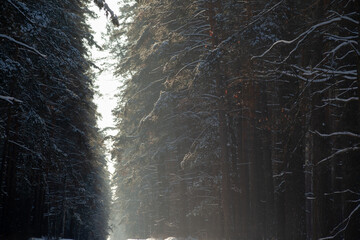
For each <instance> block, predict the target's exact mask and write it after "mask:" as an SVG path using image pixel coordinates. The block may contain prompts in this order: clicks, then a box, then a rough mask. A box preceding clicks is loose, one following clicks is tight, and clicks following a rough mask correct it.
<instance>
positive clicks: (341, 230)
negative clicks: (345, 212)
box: [319, 204, 360, 240]
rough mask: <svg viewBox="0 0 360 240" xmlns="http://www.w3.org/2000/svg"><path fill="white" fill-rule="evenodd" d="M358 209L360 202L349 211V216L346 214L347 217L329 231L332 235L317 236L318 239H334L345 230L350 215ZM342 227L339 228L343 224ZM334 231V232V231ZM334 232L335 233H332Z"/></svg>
mask: <svg viewBox="0 0 360 240" xmlns="http://www.w3.org/2000/svg"><path fill="white" fill-rule="evenodd" d="M359 209H360V204H358V205H357V206H356V207H355V208H354V210H352V211H351V213H350V214H349V216H347V218H345V219H344V220H343V221H342V222H341V223H339V224H338V225H337V226H336V227H335V228H334V229H333V230H332V231H331V233H332V234H333V235H332V236H328V237H323V238H319V240H328V239H335V238H336V236H337V235H339V234H340V233H342V232H343V231H345V230H346V228H347V226H348V225H349V222H350V220H351V217H352V216H353V215H354V214H355V213H356V211H358V210H359ZM344 224H345V226H343V227H342V228H340V227H341V226H342V225H344ZM335 231H336V232H335ZM334 232H335V233H334Z"/></svg>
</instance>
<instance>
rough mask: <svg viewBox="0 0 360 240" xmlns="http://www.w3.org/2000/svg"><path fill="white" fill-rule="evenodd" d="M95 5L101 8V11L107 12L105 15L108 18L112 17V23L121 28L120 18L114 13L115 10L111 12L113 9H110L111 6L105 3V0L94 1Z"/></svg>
mask: <svg viewBox="0 0 360 240" xmlns="http://www.w3.org/2000/svg"><path fill="white" fill-rule="evenodd" d="M94 2H95V4H96V5H97V6H98V7H99V8H100V9H104V10H105V14H106V16H108V15H110V19H111V22H112V23H113V24H114V25H115V26H117V27H118V26H119V25H120V24H119V20H118V17H117V16H116V14H115V13H114V12H113V10H111V8H110V7H109V5H108V4H107V3H106V2H105V0H94Z"/></svg>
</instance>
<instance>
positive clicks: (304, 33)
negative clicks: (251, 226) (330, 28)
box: [251, 16, 356, 63]
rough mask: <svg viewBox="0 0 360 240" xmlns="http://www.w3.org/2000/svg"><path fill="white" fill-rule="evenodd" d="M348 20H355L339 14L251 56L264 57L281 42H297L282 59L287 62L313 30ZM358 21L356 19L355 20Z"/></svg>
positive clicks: (254, 57)
mask: <svg viewBox="0 0 360 240" xmlns="http://www.w3.org/2000/svg"><path fill="white" fill-rule="evenodd" d="M343 19H345V20H348V21H351V22H354V21H355V20H354V19H352V18H349V17H347V16H339V17H336V18H332V19H329V20H327V21H325V22H321V23H318V24H315V25H314V26H312V27H310V28H309V29H308V30H306V31H305V32H303V33H301V34H300V35H298V36H297V37H296V38H294V39H292V40H279V41H276V42H275V43H273V45H271V46H270V47H269V48H268V49H267V50H266V51H265V52H263V53H262V54H261V55H258V56H253V57H252V58H251V60H253V59H256V58H262V57H264V56H265V55H266V54H268V53H269V52H270V51H271V50H272V49H273V48H274V47H275V46H277V45H279V44H292V43H295V42H297V43H296V46H295V47H294V48H293V49H292V50H291V51H290V53H289V54H288V55H287V56H286V58H285V59H284V60H283V61H282V63H284V62H286V60H287V59H288V58H289V57H290V56H291V55H292V54H293V53H294V52H295V51H296V50H297V49H298V47H299V46H300V43H302V42H303V41H304V40H305V38H306V37H307V36H309V35H310V34H311V33H312V32H314V31H315V30H317V29H318V28H320V27H323V26H326V25H329V24H331V23H334V22H339V21H341V20H343ZM355 22H356V21H355Z"/></svg>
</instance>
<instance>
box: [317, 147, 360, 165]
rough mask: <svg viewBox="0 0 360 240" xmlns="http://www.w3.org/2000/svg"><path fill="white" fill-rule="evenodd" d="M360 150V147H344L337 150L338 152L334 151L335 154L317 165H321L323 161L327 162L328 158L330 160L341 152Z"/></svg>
mask: <svg viewBox="0 0 360 240" xmlns="http://www.w3.org/2000/svg"><path fill="white" fill-rule="evenodd" d="M359 150H360V147H348V148H343V149H340V150H337V151H336V152H334V153H333V154H331V155H330V156H328V157H326V158H324V159H322V160H320V161H319V162H318V163H317V164H316V166H318V165H320V164H321V163H323V162H326V161H328V160H330V159H331V158H333V157H335V156H337V155H339V154H342V153H347V152H353V151H359Z"/></svg>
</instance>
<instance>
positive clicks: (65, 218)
mask: <svg viewBox="0 0 360 240" xmlns="http://www.w3.org/2000/svg"><path fill="white" fill-rule="evenodd" d="M89 3H90V1H74V0H64V1H55V0H29V1H20V0H2V1H1V4H0V6H1V7H0V76H1V77H0V164H1V166H0V238H1V239H28V238H29V237H35V236H37V237H41V236H48V237H63V238H74V239H105V238H106V237H107V235H108V223H107V222H108V210H109V202H110V197H109V193H110V189H109V186H108V177H109V176H108V173H107V170H106V162H105V157H104V153H103V143H102V138H103V136H101V135H100V133H99V131H98V129H97V127H96V116H97V113H96V106H95V105H94V103H93V102H92V100H93V95H94V91H93V86H92V81H93V76H92V73H91V70H90V66H91V62H90V60H89V58H88V57H87V48H86V43H87V44H90V45H93V44H94V40H93V38H92V36H91V34H90V29H89V26H88V25H87V23H86V22H85V20H86V18H87V17H89V16H91V15H92V13H91V12H90V11H89V10H88V8H87V6H88V4H89Z"/></svg>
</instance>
